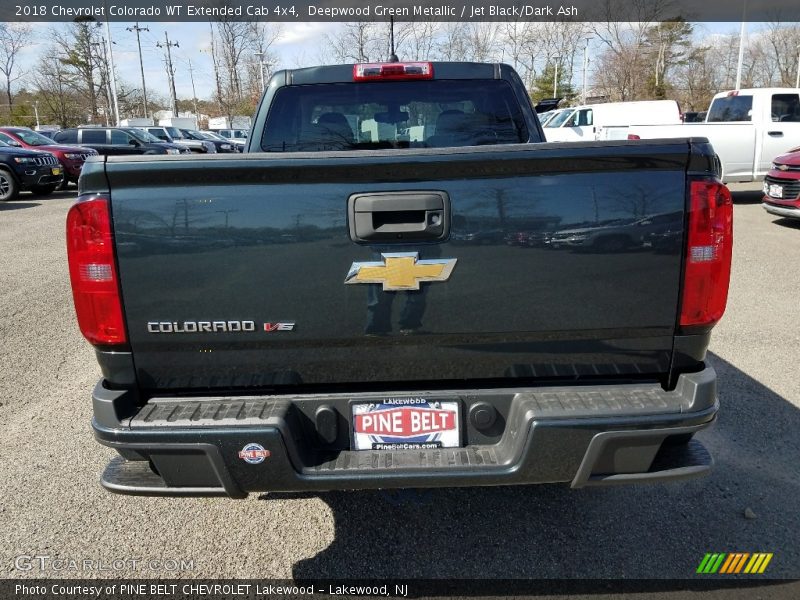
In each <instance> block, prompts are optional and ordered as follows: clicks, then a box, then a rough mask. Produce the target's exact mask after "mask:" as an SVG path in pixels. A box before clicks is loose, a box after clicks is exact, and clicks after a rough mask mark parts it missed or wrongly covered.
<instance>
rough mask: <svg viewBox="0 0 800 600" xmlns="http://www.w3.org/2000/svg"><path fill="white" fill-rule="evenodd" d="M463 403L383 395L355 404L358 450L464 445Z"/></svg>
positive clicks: (355, 430) (356, 445)
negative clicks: (382, 396)
mask: <svg viewBox="0 0 800 600" xmlns="http://www.w3.org/2000/svg"><path fill="white" fill-rule="evenodd" d="M459 406H460V403H459V402H457V401H440V400H427V399H425V398H381V399H376V400H375V401H373V402H362V403H357V404H353V405H352V411H353V414H352V416H353V420H352V423H353V449H354V450H428V449H435V448H457V447H459V446H460V445H461V430H460V426H461V420H460V418H459V417H460V415H459Z"/></svg>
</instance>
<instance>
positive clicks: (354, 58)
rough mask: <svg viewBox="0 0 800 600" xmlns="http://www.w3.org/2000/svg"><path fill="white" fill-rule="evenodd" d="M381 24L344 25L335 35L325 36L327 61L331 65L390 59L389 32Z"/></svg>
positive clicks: (354, 23)
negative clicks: (387, 41) (381, 28)
mask: <svg viewBox="0 0 800 600" xmlns="http://www.w3.org/2000/svg"><path fill="white" fill-rule="evenodd" d="M380 25H382V24H381V23H372V22H369V21H354V22H350V23H342V25H341V27H340V28H339V29H338V30H337V31H336V32H334V33H331V34H326V35H325V47H326V50H327V55H328V56H327V60H325V61H324V62H326V63H330V62H331V60H332V61H333V62H338V63H348V62H375V61H380V60H385V59H386V58H388V52H387V45H388V44H387V43H386V40H387V39H388V31H381V30H380Z"/></svg>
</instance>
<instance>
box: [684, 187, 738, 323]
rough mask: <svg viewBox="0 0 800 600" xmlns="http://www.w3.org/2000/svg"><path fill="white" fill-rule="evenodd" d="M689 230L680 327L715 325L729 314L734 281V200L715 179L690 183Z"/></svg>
mask: <svg viewBox="0 0 800 600" xmlns="http://www.w3.org/2000/svg"><path fill="white" fill-rule="evenodd" d="M688 229H689V231H688V235H687V248H686V271H685V275H684V279H683V299H682V301H681V320H680V324H681V326H684V327H691V326H711V325H714V323H716V322H717V321H719V320H720V319H721V318H722V315H723V313H724V312H725V304H726V303H727V301H728V283H729V282H730V278H731V255H732V250H733V201H732V199H731V193H730V191H728V188H727V187H725V186H724V185H723V184H722V183H720V182H718V181H714V180H700V181H692V182H691V183H690V187H689V225H688Z"/></svg>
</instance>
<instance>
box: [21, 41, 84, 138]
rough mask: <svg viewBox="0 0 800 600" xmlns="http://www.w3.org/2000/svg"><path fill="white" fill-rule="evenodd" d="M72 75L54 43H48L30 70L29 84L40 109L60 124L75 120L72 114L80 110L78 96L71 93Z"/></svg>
mask: <svg viewBox="0 0 800 600" xmlns="http://www.w3.org/2000/svg"><path fill="white" fill-rule="evenodd" d="M51 37H53V36H52V35H51ZM76 77H77V76H76V74H75V73H74V72H72V71H71V70H69V69H68V68H67V66H66V65H64V63H62V61H61V55H60V53H59V47H58V46H57V45H56V44H50V45H49V46H48V47H47V48H46V49H45V51H44V53H43V54H42V56H41V58H40V59H39V62H38V63H37V64H36V68H35V69H34V70H33V76H32V78H33V85H34V86H35V87H36V89H37V98H38V99H39V100H40V101H41V102H42V104H43V108H44V109H45V110H44V111H43V112H45V113H47V114H49V115H51V116H52V118H53V119H54V120H55V121H56V122H57V123H58V124H59V125H60V126H61V127H71V126H73V125H77V124H78V123H79V120H76V117H77V116H78V115H79V114H80V113H81V109H80V100H81V98H80V96H79V95H78V94H76V93H75V88H76Z"/></svg>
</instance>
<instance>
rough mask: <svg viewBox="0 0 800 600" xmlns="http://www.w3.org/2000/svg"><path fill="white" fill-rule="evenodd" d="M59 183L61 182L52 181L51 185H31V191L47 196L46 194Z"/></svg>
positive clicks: (50, 192) (51, 191)
mask: <svg viewBox="0 0 800 600" xmlns="http://www.w3.org/2000/svg"><path fill="white" fill-rule="evenodd" d="M59 185H61V184H60V183H53V184H51V185H33V186H31V191H32V192H33V193H34V194H38V195H40V196H47V194H52V193H53V192H54V191H55V190H56V188H57V187H58V186H59Z"/></svg>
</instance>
